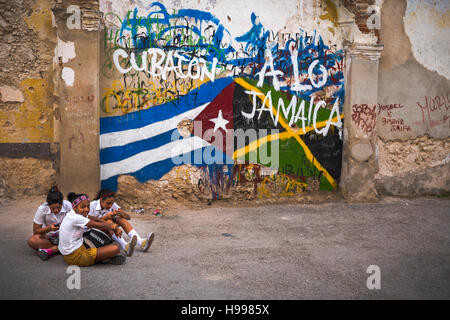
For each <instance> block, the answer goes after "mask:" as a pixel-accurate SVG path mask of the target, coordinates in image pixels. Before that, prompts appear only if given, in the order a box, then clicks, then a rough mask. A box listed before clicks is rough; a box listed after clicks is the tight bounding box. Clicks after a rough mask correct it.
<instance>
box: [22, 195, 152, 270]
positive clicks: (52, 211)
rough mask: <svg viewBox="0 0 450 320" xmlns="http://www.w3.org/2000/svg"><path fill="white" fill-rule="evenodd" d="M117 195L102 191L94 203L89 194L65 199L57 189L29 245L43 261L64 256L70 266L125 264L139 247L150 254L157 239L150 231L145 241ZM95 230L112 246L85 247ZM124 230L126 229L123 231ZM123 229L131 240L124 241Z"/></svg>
mask: <svg viewBox="0 0 450 320" xmlns="http://www.w3.org/2000/svg"><path fill="white" fill-rule="evenodd" d="M115 196H116V195H115V193H114V192H113V191H110V190H100V192H99V193H98V195H97V199H96V200H93V201H91V200H90V199H89V197H88V196H87V195H86V194H75V193H73V192H71V193H69V194H68V195H67V198H68V200H69V201H66V200H64V199H63V194H62V193H61V192H60V191H59V190H58V188H56V187H53V188H52V189H51V190H50V191H49V192H48V194H47V201H46V202H44V203H43V204H42V205H40V206H39V208H38V210H37V211H36V215H35V217H34V221H33V235H32V236H31V237H30V238H29V239H28V245H29V246H30V247H31V248H33V249H35V250H37V251H38V255H39V257H40V258H41V259H42V260H47V259H48V258H50V257H51V256H53V255H55V254H56V253H58V252H59V253H61V254H62V255H63V258H64V260H65V261H66V262H67V264H69V265H77V266H80V267H82V266H91V265H93V264H95V263H97V262H103V263H111V264H123V263H124V262H125V259H126V258H125V256H124V255H121V254H119V253H120V249H122V250H123V251H124V252H125V255H126V256H128V257H130V256H131V255H132V254H133V251H134V248H135V246H136V245H137V246H138V248H140V249H141V250H142V251H143V252H146V251H147V250H148V249H149V248H150V246H151V244H152V242H153V239H154V234H153V233H152V232H150V233H149V234H148V236H147V237H146V238H145V239H143V238H141V237H140V236H139V234H138V233H137V232H136V230H135V229H134V228H133V227H132V226H131V224H130V223H129V220H130V215H129V214H128V213H126V212H125V211H123V210H122V209H121V208H120V207H119V206H118V205H117V204H116V203H115ZM91 228H94V229H98V230H101V231H103V232H104V233H106V234H107V235H108V236H109V237H111V239H112V240H114V241H111V243H110V244H106V245H103V246H99V247H89V246H85V245H84V235H85V234H86V232H89V230H90V229H91ZM120 228H122V229H120ZM122 230H123V231H125V232H126V234H127V235H128V237H129V238H130V241H129V242H127V241H125V240H124V239H123V238H122Z"/></svg>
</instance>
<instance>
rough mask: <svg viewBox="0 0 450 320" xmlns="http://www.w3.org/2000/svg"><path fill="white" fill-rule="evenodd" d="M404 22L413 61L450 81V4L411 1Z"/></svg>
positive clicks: (440, 1)
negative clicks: (449, 49)
mask: <svg viewBox="0 0 450 320" xmlns="http://www.w3.org/2000/svg"><path fill="white" fill-rule="evenodd" d="M407 3H408V5H407V8H406V13H405V16H404V18H403V21H404V24H405V31H406V34H407V35H408V37H409V39H410V42H411V46H412V50H413V54H414V57H415V58H416V60H417V61H418V62H419V63H421V64H422V65H423V66H425V67H426V68H427V69H429V70H432V71H437V72H438V73H439V74H440V75H443V76H445V77H446V78H447V79H450V55H449V51H448V48H450V37H449V34H450V2H449V1H448V0H420V1H419V0H408V1H407Z"/></svg>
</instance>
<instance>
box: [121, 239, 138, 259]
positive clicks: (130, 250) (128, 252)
mask: <svg viewBox="0 0 450 320" xmlns="http://www.w3.org/2000/svg"><path fill="white" fill-rule="evenodd" d="M136 242H137V237H136V236H135V235H134V236H133V238H131V241H130V242H128V243H127V245H126V246H125V249H124V251H125V253H126V255H127V257H131V256H132V255H133V252H134V247H135V246H136Z"/></svg>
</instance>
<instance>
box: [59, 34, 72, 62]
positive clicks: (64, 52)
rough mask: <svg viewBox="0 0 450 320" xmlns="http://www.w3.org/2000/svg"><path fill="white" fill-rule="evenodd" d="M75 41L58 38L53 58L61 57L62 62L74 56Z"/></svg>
mask: <svg viewBox="0 0 450 320" xmlns="http://www.w3.org/2000/svg"><path fill="white" fill-rule="evenodd" d="M76 56H77V55H76V53H75V43H74V42H72V41H64V40H61V39H59V38H58V43H57V45H56V48H55V59H58V58H59V57H61V58H62V62H63V63H67V62H69V60H71V59H74V58H75V57H76Z"/></svg>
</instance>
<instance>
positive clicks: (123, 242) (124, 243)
mask: <svg viewBox="0 0 450 320" xmlns="http://www.w3.org/2000/svg"><path fill="white" fill-rule="evenodd" d="M111 238H113V240H114V241H115V242H117V243H118V244H119V245H120V247H121V248H122V249H124V250H125V246H126V245H127V242H126V241H125V240H123V238H122V237H120V238H119V237H117V236H116V235H115V234H113V235H112V237H111Z"/></svg>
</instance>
